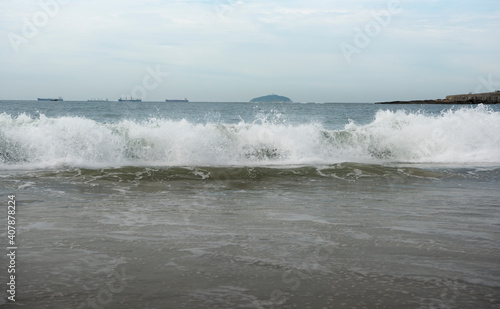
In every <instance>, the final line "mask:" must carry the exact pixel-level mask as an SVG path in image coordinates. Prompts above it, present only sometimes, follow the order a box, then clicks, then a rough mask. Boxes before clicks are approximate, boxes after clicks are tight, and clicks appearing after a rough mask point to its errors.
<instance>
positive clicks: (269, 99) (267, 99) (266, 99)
mask: <svg viewBox="0 0 500 309" xmlns="http://www.w3.org/2000/svg"><path fill="white" fill-rule="evenodd" d="M250 102H251V103H293V102H292V100H290V98H287V97H283V96H279V95H276V94H271V95H266V96H263V97H258V98H255V99H252V100H250Z"/></svg>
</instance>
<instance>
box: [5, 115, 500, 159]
mask: <svg viewBox="0 0 500 309" xmlns="http://www.w3.org/2000/svg"><path fill="white" fill-rule="evenodd" d="M270 118H271V119H270V120H269V119H265V118H262V115H260V116H259V119H258V121H254V122H252V123H248V122H245V121H240V122H239V123H236V124H227V123H210V122H209V123H205V124H199V123H192V122H190V121H187V120H184V119H183V120H170V119H164V118H149V119H147V120H142V121H138V120H120V121H118V122H115V123H106V122H99V121H96V120H92V119H88V118H85V117H81V116H79V117H76V116H61V117H47V116H45V115H44V114H40V115H39V116H38V117H30V116H28V115H26V114H20V115H18V116H12V115H8V114H6V113H3V114H0V124H1V127H0V168H3V169H6V168H22V169H24V168H33V167H36V168H51V167H57V166H70V167H91V168H92V167H107V166H227V165H229V166H261V165H263V166H264V165H317V164H335V163H340V162H362V163H378V164H380V163H382V164H383V163H394V162H412V163H436V162H440V163H492V164H495V163H500V136H499V135H498V134H497V132H498V129H499V126H500V113H499V112H494V111H492V110H490V109H489V108H487V107H484V106H478V107H475V108H460V109H456V110H447V111H443V112H442V113H441V114H438V115H427V114H425V113H423V112H408V111H389V110H379V111H378V112H377V113H376V115H375V117H374V119H373V121H372V122H371V123H368V124H357V123H355V122H353V121H351V122H350V123H348V124H347V125H346V126H345V127H344V129H342V130H328V129H325V128H324V126H323V125H322V124H321V123H316V122H313V121H311V122H310V123H308V124H290V123H287V121H284V120H283V119H282V118H279V119H278V120H277V121H274V120H276V117H270Z"/></svg>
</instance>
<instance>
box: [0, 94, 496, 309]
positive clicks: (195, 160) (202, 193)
mask: <svg viewBox="0 0 500 309" xmlns="http://www.w3.org/2000/svg"><path fill="white" fill-rule="evenodd" d="M499 132H500V106H498V105H491V106H483V105H460V106H449V105H378V104H356V103H350V104H341V103H335V104H333V103H332V104H330V103H323V104H316V103H294V104H254V103H228V102H226V103H224V102H189V103H166V102H142V103H133V102H126V103H125V102H71V101H63V102H37V101H0V199H1V200H3V202H2V203H3V205H5V207H3V208H2V209H3V211H2V215H1V217H2V218H4V219H2V221H1V224H0V229H1V230H0V235H1V239H2V242H1V243H2V244H4V250H5V251H4V252H6V254H3V255H2V256H3V257H2V258H1V259H0V263H1V264H0V265H2V266H0V282H1V283H2V284H3V286H4V288H3V289H1V290H0V307H2V308H17V307H18V306H22V307H24V308H304V309H306V308H474V309H476V308H500V190H499V189H500V134H499ZM14 203H15V209H14V208H13V207H9V208H8V206H12V205H14ZM14 210H15V211H14ZM9 211H10V212H9ZM8 216H10V217H8ZM13 248H14V249H13ZM13 275H14V276H15V278H14V279H12V277H11V276H13ZM12 287H14V289H12ZM13 296H14V297H13ZM9 297H10V299H9ZM12 300H15V302H14V301H12Z"/></svg>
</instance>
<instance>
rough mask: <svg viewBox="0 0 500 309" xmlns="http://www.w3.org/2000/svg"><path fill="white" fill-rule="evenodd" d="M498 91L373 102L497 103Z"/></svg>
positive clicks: (499, 99) (499, 101)
mask: <svg viewBox="0 0 500 309" xmlns="http://www.w3.org/2000/svg"><path fill="white" fill-rule="evenodd" d="M498 103H500V91H499V90H497V91H495V92H486V93H475V94H472V93H469V94H457V95H449V96H446V99H436V100H414V101H392V102H377V103H375V104H498Z"/></svg>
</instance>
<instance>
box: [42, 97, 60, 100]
mask: <svg viewBox="0 0 500 309" xmlns="http://www.w3.org/2000/svg"><path fill="white" fill-rule="evenodd" d="M38 101H64V100H63V98H61V97H58V98H38Z"/></svg>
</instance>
